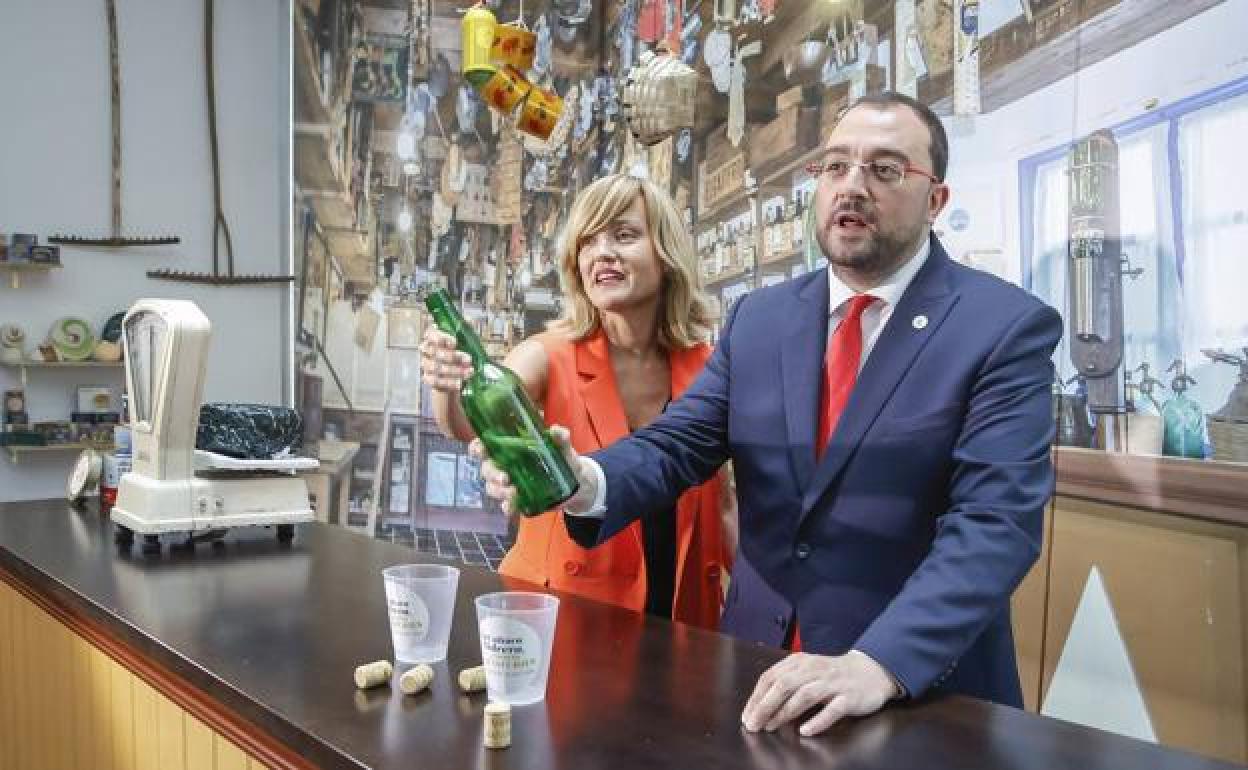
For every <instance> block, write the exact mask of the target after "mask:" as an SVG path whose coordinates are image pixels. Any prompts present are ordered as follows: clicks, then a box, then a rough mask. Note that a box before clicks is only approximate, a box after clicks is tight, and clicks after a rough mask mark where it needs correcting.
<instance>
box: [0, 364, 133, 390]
mask: <svg viewBox="0 0 1248 770" xmlns="http://www.w3.org/2000/svg"><path fill="white" fill-rule="evenodd" d="M122 365H123V364H122V362H121V361H22V362H21V363H17V364H15V363H9V362H7V361H5V362H0V366H6V367H8V368H10V369H17V370H18V372H20V377H21V380H22V387H26V370H27V369H120V368H121V367H122Z"/></svg>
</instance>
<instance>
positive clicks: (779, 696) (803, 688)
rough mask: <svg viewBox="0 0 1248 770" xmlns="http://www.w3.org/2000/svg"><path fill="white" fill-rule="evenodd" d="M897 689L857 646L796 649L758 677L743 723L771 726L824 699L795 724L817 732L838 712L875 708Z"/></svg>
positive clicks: (859, 713)
mask: <svg viewBox="0 0 1248 770" xmlns="http://www.w3.org/2000/svg"><path fill="white" fill-rule="evenodd" d="M900 694H901V691H900V688H899V687H898V685H897V683H896V681H895V680H894V679H893V677H892V675H891V674H889V673H888V671H886V670H885V669H884V667H883V666H881V665H880V664H878V663H876V662H875V661H874V660H872V659H871V658H870V657H869V656H867V655H866V654H864V653H861V652H859V651H857V650H851V651H849V652H848V653H846V654H845V655H838V656H831V655H810V654H808V653H804V652H797V653H793V654H792V655H790V656H788V657H787V658H785V659H784V660H782V661H780V662H779V663H777V664H776V665H774V666H772V667H771V668H769V669H767V670H766V671H765V672H763V675H762V676H761V677H759V679H758V684H757V685H755V686H754V692H753V694H751V695H750V699H749V701H748V702H746V704H745V710H744V711H743V712H741V723H742V724H743V725H745V729H747V730H749V731H750V732H757V731H759V730H767V731H769V732H770V731H772V730H775V729H776V728H778V727H780V726H781V725H784V724H788V723H789V722H792V721H793V720H795V719H797V718H798V717H800V716H802V715H803V714H805V713H806V712H808V711H810V710H811V709H813V708H815V707H816V706H819V705H820V704H822V705H823V708H822V709H820V710H819V711H818V712H817V713H816V714H815V715H814V716H813V717H811V718H810V719H809V720H807V721H806V722H804V723H802V725H801V726H800V728H799V731H800V732H801V734H802V735H804V736H809V735H817V734H819V733H821V732H823V731H824V730H826V729H828V728H829V727H831V726H832V725H834V724H836V723H837V722H838V721H839V720H840V719H841V718H842V717H847V716H867V715H868V714H874V713H875V712H876V711H879V710H880V707H882V706H883V705H884V704H885V703H887V702H888V701H890V700H892V699H893V698H896V697H898V696H899V695H900Z"/></svg>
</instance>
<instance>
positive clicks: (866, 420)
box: [802, 237, 957, 519]
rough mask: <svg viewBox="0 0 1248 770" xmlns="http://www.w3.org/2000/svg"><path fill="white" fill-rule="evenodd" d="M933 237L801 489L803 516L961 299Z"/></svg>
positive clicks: (937, 242) (849, 455)
mask: <svg viewBox="0 0 1248 770" xmlns="http://www.w3.org/2000/svg"><path fill="white" fill-rule="evenodd" d="M931 243H932V247H931V252H930V253H929V254H928V258H927V262H926V263H925V264H924V265H923V267H922V268H921V269H920V270H919V272H918V273H917V274H916V275H915V277H914V280H913V281H912V282H911V284H910V286H909V288H907V289H906V291H905V293H904V294H903V295H902V296H901V300H900V301H899V302H898V303H897V307H896V308H894V310H893V313H892V315H891V316H890V317H889V319H888V323H887V324H886V325H885V326H884V329H883V331H882V332H881V333H880V336H879V339H877V340H876V343H875V347H874V348H873V349H872V352H871V355H870V357H868V358H867V363H866V365H865V366H864V367H863V369H862V372H861V373H860V374H859V375H858V381H857V383H855V385H854V389H853V391H852V392H851V393H850V395H849V402H848V403H847V404H846V405H845V411H844V412H842V413H841V418H840V422H839V423H838V424H837V426H836V431H835V432H834V433H833V434H832V440H831V442H830V443H829V444H828V448H827V451H826V452H825V453H824V455H823V459H822V460H821V461H820V462H819V464H818V467H817V468H816V469H815V474H814V478H813V480H812V481H811V484H810V486H809V487H807V488H806V490H805V494H804V495H803V499H802V519H805V518H806V516H807V515H809V513H810V511H811V510H812V509H813V508H814V507H815V505H816V504H817V503H818V502H819V498H820V497H822V496H823V493H824V492H825V491H827V489H828V487H829V486H830V485H831V484H832V482H833V481H834V480H835V479H836V477H837V475H838V474H839V473H840V472H841V469H842V468H843V467H844V466H845V463H846V461H848V460H849V458H850V457H851V456H852V455H853V453H854V451H855V450H856V449H857V448H858V446H859V444H860V443H861V442H862V438H863V436H864V435H865V434H866V432H867V430H868V429H869V428H870V427H871V424H872V423H873V422H875V418H876V417H877V416H878V415H879V413H880V410H881V409H883V407H884V404H885V403H887V402H888V400H889V398H890V397H891V396H892V394H893V391H894V390H895V389H896V388H897V384H898V383H899V382H901V378H902V377H903V376H904V375H905V374H906V372H907V371H908V370H909V368H910V364H911V363H912V362H913V361H914V359H915V357H916V356H917V355H918V354H919V351H921V350H922V349H923V346H924V345H926V344H927V341H928V340H929V339H930V338H931V336H932V334H934V333H935V332H936V329H937V328H939V327H940V324H941V322H942V321H943V320H944V319H945V316H946V315H947V314H948V312H949V310H950V308H952V307H953V305H954V303H955V302H956V301H957V294H956V292H954V291H952V289H951V287H950V285H949V281H950V278H951V276H950V273H949V257H948V256H947V255H946V254H945V251H944V249H943V248H941V246H940V243H939V241H937V240H936V239H935V238H934V237H933V238H932V241H931ZM920 316H922V317H924V318H926V322H925V323H923V324H922V325H921V328H916V326H917V325H916V323H915V319H918V318H919V317H920ZM812 414H813V412H812Z"/></svg>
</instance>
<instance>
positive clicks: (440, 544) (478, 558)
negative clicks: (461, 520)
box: [377, 526, 511, 570]
mask: <svg viewBox="0 0 1248 770" xmlns="http://www.w3.org/2000/svg"><path fill="white" fill-rule="evenodd" d="M377 537H378V539H381V540H389V541H391V542H393V543H397V544H399V545H406V546H408V547H409V548H415V549H416V550H417V551H419V552H421V553H428V554H436V555H438V556H440V557H442V558H446V559H455V560H456V561H458V562H461V563H463V564H472V565H475V566H478V567H489V568H490V569H492V570H497V569H498V563H499V562H500V561H502V560H503V554H505V553H507V549H508V548H510V547H511V540H510V539H508V538H507V537H506V536H502V535H494V534H490V533H488V532H463V531H459V530H452V529H416V530H412V529H409V528H408V527H404V526H392V527H386V528H383V529H380V530H378V532H377Z"/></svg>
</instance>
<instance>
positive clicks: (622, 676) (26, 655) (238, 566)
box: [0, 501, 1229, 770]
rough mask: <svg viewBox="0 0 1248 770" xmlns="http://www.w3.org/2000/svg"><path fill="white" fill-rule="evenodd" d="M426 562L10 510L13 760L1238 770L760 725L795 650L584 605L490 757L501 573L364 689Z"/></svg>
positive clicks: (947, 727) (997, 740)
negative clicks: (765, 701)
mask: <svg viewBox="0 0 1248 770" xmlns="http://www.w3.org/2000/svg"><path fill="white" fill-rule="evenodd" d="M420 560H430V559H428V558H427V557H424V556H422V555H420V554H417V553H415V552H414V551H412V550H409V549H406V548H403V547H400V546H395V545H390V544H386V543H381V542H377V541H375V540H372V539H369V538H366V537H363V536H360V535H356V534H353V533H350V532H347V531H344V530H341V529H338V528H334V527H331V526H327V525H323V524H310V525H306V526H302V527H300V528H299V529H298V532H297V535H296V538H295V542H294V543H293V545H290V546H282V545H280V544H279V543H278V542H277V541H276V538H274V537H273V536H272V535H271V534H270V533H268V532H267V531H264V530H256V531H253V532H247V531H243V532H234V533H231V534H230V535H229V536H228V537H227V541H226V544H225V545H224V547H221V548H213V547H209V546H205V545H201V546H199V548H198V550H196V551H173V552H170V551H169V550H167V549H166V551H165V552H164V553H162V554H159V555H144V554H142V553H140V552H139V550H138V549H137V548H135V549H134V550H133V551H119V550H118V548H117V546H115V545H114V544H113V538H112V527H111V525H110V524H109V523H108V522H107V520H106V519H104V518H102V517H100V516H99V515H98V514H97V513H95V512H94V511H88V512H79V511H75V510H73V509H71V508H69V507H68V506H67V505H66V504H65V503H64V502H53V501H48V502H34V503H10V504H0V768H4V770H10V768H11V769H13V770H42V769H43V768H58V769H59V768H73V767H78V768H92V770H95V769H97V768H118V769H120V768H131V767H134V768H148V767H150V768H160V769H161V770H172V769H173V768H219V769H222V770H224V768H259V767H268V768H288V767H325V768H405V769H407V768H437V769H439V770H441V769H443V768H455V769H458V768H490V769H491V770H493V769H495V768H499V769H501V768H533V769H534V770H536V769H538V768H543V769H544V768H569V769H572V768H575V769H576V770H587V769H589V768H628V769H629V770H632V769H633V768H669V767H670V768H736V767H751V768H790V767H792V768H796V767H846V768H848V767H853V768H881V769H888V770H892V769H894V768H925V769H926V770H941V769H942V768H950V769H953V768H957V770H975V769H976V768H985V769H987V768H993V769H994V770H998V769H1000V768H1035V769H1036V770H1053V769H1054V768H1063V767H1077V768H1079V770H1098V769H1099V768H1124V767H1126V768H1143V767H1148V768H1175V769H1177V768H1193V769H1194V768H1217V767H1229V765H1224V764H1221V763H1219V762H1216V761H1213V760H1207V759H1203V758H1200V757H1197V756H1195V755H1192V754H1187V753H1184V752H1180V751H1175V750H1173V749H1168V748H1163V747H1159V746H1155V745H1152V744H1149V743H1145V742H1142V741H1135V740H1131V739H1127V738H1122V737H1119V736H1115V735H1112V734H1109V733H1105V732H1100V731H1096V730H1091V729H1088V728H1084V727H1080V726H1077V725H1074V724H1070V723H1067V722H1062V721H1058V720H1053V719H1049V718H1045V717H1041V716H1037V715H1034V714H1029V713H1026V712H1024V711H1018V710H1014V709H1009V708H1003V707H999V706H994V705H991V704H987V703H982V702H978V701H973V700H969V699H962V698H948V699H943V700H936V701H927V702H919V703H912V704H906V705H901V706H894V707H890V708H888V709H886V710H885V711H884V712H882V713H880V714H879V715H876V716H874V717H872V718H869V719H865V720H857V721H851V722H847V723H845V724H842V725H839V726H837V727H836V728H834V729H832V730H831V731H830V732H828V733H827V734H825V735H823V736H820V737H817V738H808V739H803V738H800V737H799V736H798V735H797V733H796V731H795V730H794V729H793V728H791V727H790V728H787V729H783V730H781V731H779V732H777V733H773V734H768V733H762V734H749V733H746V732H745V731H744V730H743V729H742V728H741V727H740V722H739V719H740V712H741V708H742V706H743V705H744V703H745V700H746V698H747V697H748V695H749V692H750V689H751V687H752V686H753V684H754V681H755V679H756V678H757V677H758V675H759V674H760V673H761V672H762V671H763V670H764V669H765V668H766V667H767V666H769V665H771V664H772V663H773V662H775V661H776V660H778V659H779V658H780V656H781V655H782V653H781V652H780V651H778V650H774V649H767V648H763V647H759V646H754V645H749V644H744V643H741V642H738V641H735V640H733V639H731V638H729V637H726V636H721V635H718V634H714V633H708V632H703V631H699V630H696V629H691V628H687V627H684V626H681V625H676V624H671V623H666V622H662V621H657V620H652V619H646V618H643V617H641V616H639V615H635V614H633V613H629V612H627V611H624V610H620V609H616V608H614V607H610V606H607V605H603V604H598V603H595V602H590V601H584V600H579V599H576V598H574V597H567V596H565V597H563V603H562V605H561V608H560V613H559V625H558V631H557V635H556V641H555V651H554V659H553V660H554V662H553V665H552V668H551V676H550V686H549V689H548V693H547V699H546V701H545V702H544V703H540V704H536V705H533V706H525V707H518V708H516V709H514V710H513V719H512V736H513V738H512V746H511V748H509V749H505V750H500V751H492V750H487V749H484V748H483V747H482V709H483V708H484V706H485V698H484V695H483V694H477V695H471V696H465V695H462V694H460V693H459V691H458V689H457V688H456V687H455V684H454V676H455V673H456V672H458V670H459V669H461V668H463V667H466V666H469V665H474V664H476V663H478V662H479V660H480V654H479V649H478V644H477V624H476V618H475V611H474V609H473V604H472V599H473V597H474V596H476V595H479V594H481V593H485V592H488V591H493V590H497V589H499V588H501V587H503V586H504V585H507V584H508V583H509V581H505V580H503V579H500V578H499V577H498V576H496V575H494V574H493V573H490V572H487V571H484V570H478V569H474V568H471V567H469V568H464V570H463V574H462V576H461V580H460V584H459V596H458V602H457V605H456V616H455V622H454V627H453V630H452V634H451V645H450V652H449V657H448V660H447V661H445V662H444V663H440V664H437V665H435V666H434V670H435V673H436V678H435V680H434V682H433V685H432V690H431V692H428V693H424V694H421V695H418V696H403V695H402V694H400V693H399V692H398V690H397V687H396V688H394V689H390V688H385V687H383V688H379V689H377V690H372V691H368V692H359V691H357V690H356V689H355V687H354V685H353V684H352V677H351V672H352V669H353V668H354V666H355V665H356V664H358V663H361V662H366V661H371V660H376V659H380V658H389V657H390V655H391V648H390V641H389V633H388V627H387V621H386V611H385V602H384V592H383V590H382V583H381V569H382V568H383V567H385V566H389V565H392V564H398V563H404V562H411V561H420ZM430 561H431V560H430ZM510 585H511V587H514V588H524V587H526V586H525V585H523V584H520V583H511V584H510Z"/></svg>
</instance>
